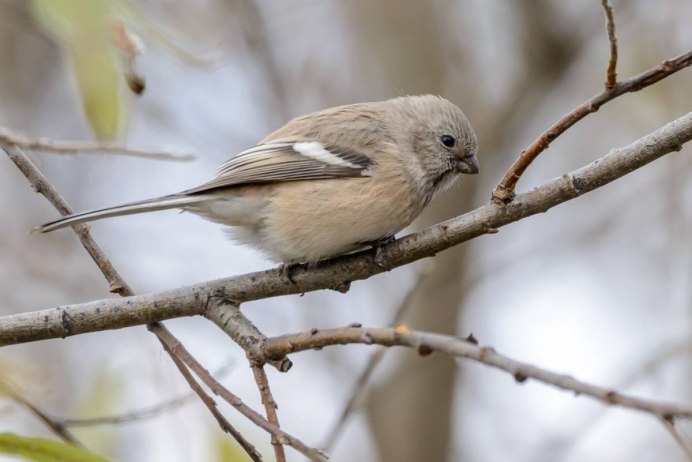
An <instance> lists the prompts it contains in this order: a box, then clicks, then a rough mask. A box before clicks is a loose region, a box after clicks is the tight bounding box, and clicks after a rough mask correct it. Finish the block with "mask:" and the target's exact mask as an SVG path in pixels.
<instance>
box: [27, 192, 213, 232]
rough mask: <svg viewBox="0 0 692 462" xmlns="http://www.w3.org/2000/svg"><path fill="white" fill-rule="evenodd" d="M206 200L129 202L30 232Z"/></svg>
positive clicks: (174, 197)
mask: <svg viewBox="0 0 692 462" xmlns="http://www.w3.org/2000/svg"><path fill="white" fill-rule="evenodd" d="M208 199H209V197H208V196H204V195H198V196H187V195H180V194H173V195H170V196H164V197H157V198H155V199H147V200H143V201H137V202H130V203H128V204H123V205H117V206H115V207H108V208H104V209H97V210H88V211H86V212H80V213H75V214H73V215H67V216H64V217H62V218H60V219H58V220H55V221H51V222H50V223H46V224H44V225H41V226H39V227H37V228H34V229H33V230H32V231H37V232H39V233H48V232H50V231H54V230H56V229H60V228H65V227H67V226H72V225H76V224H79V223H85V222H87V221H94V220H100V219H101V218H108V217H117V216H121V215H133V214H135V213H144V212H152V211H155V210H166V209H174V208H179V207H184V206H186V205H191V204H195V203H199V202H204V201H205V200H208Z"/></svg>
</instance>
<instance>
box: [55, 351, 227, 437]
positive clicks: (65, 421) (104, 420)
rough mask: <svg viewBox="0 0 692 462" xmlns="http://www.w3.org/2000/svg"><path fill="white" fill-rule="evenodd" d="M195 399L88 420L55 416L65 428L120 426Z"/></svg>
mask: <svg viewBox="0 0 692 462" xmlns="http://www.w3.org/2000/svg"><path fill="white" fill-rule="evenodd" d="M234 363H235V362H234V361H230V362H228V363H227V364H225V365H224V366H222V367H221V368H219V369H218V371H217V372H216V374H217V375H224V374H226V372H227V371H228V370H229V369H230V368H231V366H232V365H234ZM194 397H195V393H194V392H191V393H187V394H185V395H181V396H177V397H175V398H172V399H168V400H165V401H162V402H160V403H158V404H155V405H153V406H149V407H144V408H141V409H137V410H136V411H132V412H126V413H122V414H114V415H106V416H102V417H87V418H67V417H57V416H53V419H54V420H55V421H56V422H60V424H62V425H64V426H65V427H94V426H97V425H120V424H126V423H130V422H137V421H140V420H145V419H152V418H155V417H158V416H159V415H161V414H163V413H165V412H169V411H172V410H173V409H175V408H177V407H180V406H182V405H184V404H186V403H188V402H190V401H191V400H192V399H193V398H194Z"/></svg>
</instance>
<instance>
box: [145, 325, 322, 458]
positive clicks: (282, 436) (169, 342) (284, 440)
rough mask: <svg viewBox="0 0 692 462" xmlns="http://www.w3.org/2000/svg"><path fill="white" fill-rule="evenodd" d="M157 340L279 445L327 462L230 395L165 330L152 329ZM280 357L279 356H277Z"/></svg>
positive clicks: (213, 390)
mask: <svg viewBox="0 0 692 462" xmlns="http://www.w3.org/2000/svg"><path fill="white" fill-rule="evenodd" d="M153 329H156V330H157V332H155V333H156V335H157V337H158V338H159V340H160V341H161V342H162V343H164V344H165V345H166V349H167V350H170V351H171V352H173V353H174V354H172V355H171V357H173V358H176V359H178V360H180V361H182V362H183V363H184V365H185V366H187V368H189V369H190V370H192V371H193V372H194V373H195V375H197V377H199V378H200V380H202V382H204V384H205V385H206V386H207V387H209V389H210V390H211V391H212V392H213V393H214V394H215V395H217V396H220V397H221V398H222V399H223V400H225V401H226V402H227V403H228V404H230V405H231V406H233V407H234V408H235V409H236V410H238V412H240V413H241V414H243V415H244V416H245V417H247V418H248V419H249V420H250V421H251V422H252V423H254V424H255V425H257V426H258V427H260V428H261V429H263V430H265V431H267V432H268V433H269V434H270V435H272V436H273V437H275V438H277V439H278V441H279V442H280V443H281V444H286V445H289V446H291V447H292V448H294V449H295V450H296V451H298V452H300V453H301V454H303V455H304V456H305V457H307V458H308V459H310V460H311V461H317V462H327V460H328V457H327V456H326V455H325V454H323V453H322V452H321V451H319V450H317V449H313V448H311V447H309V446H308V445H306V444H305V443H303V442H302V441H300V440H299V439H298V438H296V437H294V436H291V435H289V434H288V433H286V432H285V431H283V430H281V429H280V428H279V427H277V426H276V425H274V424H272V423H271V422H269V421H268V420H267V419H265V418H264V417H262V415H261V414H260V413H258V412H257V411H255V410H253V409H252V408H250V407H249V406H248V405H246V404H245V403H244V402H243V400H241V399H240V398H239V397H238V396H236V395H234V394H233V393H231V392H230V391H229V390H228V389H227V388H226V387H224V386H223V385H221V384H220V383H219V382H218V381H216V379H214V377H212V376H211V374H210V373H209V371H208V370H206V369H205V368H204V366H202V365H201V364H200V363H199V362H198V361H197V360H196V359H195V358H194V357H193V356H192V355H191V354H190V353H189V352H188V351H187V350H186V349H185V347H184V346H183V344H182V343H180V342H179V341H178V340H177V339H176V338H175V337H173V336H172V335H171V334H170V332H168V331H167V330H165V329H160V328H158V327H154V328H153ZM277 357H280V356H277Z"/></svg>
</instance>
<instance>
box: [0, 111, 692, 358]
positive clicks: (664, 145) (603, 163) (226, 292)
mask: <svg viewBox="0 0 692 462" xmlns="http://www.w3.org/2000/svg"><path fill="white" fill-rule="evenodd" d="M690 139H692V112H691V113H688V114H685V115H684V116H682V117H680V118H679V119H677V120H675V121H673V122H670V123H668V124H666V125H665V126H664V127H661V128H659V129H658V130H655V131H654V132H652V133H650V134H649V135H647V136H645V137H643V138H641V139H639V140H637V141H635V142H633V143H631V144H630V145H628V146H626V147H623V148H618V149H613V150H611V152H610V153H609V154H608V155H606V156H604V157H602V158H600V159H598V160H596V161H594V162H592V163H591V164H589V165H586V166H584V167H582V168H579V169H577V170H574V171H572V172H569V173H567V174H565V175H562V176H561V177H558V178H554V179H553V180H550V181H548V182H547V183H545V184H543V185H542V186H540V187H537V188H535V189H533V190H531V191H528V192H526V193H523V194H520V195H518V196H517V197H516V198H515V200H514V201H512V203H510V204H507V205H496V204H494V203H492V202H491V203H489V204H487V205H484V206H482V207H479V208H477V209H476V210H473V211H471V212H468V213H466V214H464V215H461V216H459V217H456V218H453V219H451V220H448V221H446V222H443V223H439V224H437V225H435V226H432V227H430V228H428V229H425V230H423V231H421V232H419V233H415V234H412V235H408V236H404V237H402V238H400V239H398V240H396V241H394V242H392V243H390V244H387V245H386V246H385V247H383V249H384V251H386V252H387V258H388V259H389V262H390V264H391V265H392V268H395V267H398V266H402V265H406V264H408V263H411V262H414V261H416V260H420V259H421V258H425V257H430V256H432V255H435V254H436V253H438V252H441V251H443V250H445V249H447V248H450V247H452V246H454V245H457V244H459V243H461V242H465V241H468V240H470V239H473V238H475V237H478V236H481V235H484V234H489V233H494V232H497V230H498V228H500V227H502V226H505V225H507V224H509V223H513V222H515V221H518V220H521V219H523V218H526V217H528V216H531V215H534V214H537V213H542V212H546V211H548V210H549V209H551V208H552V207H554V206H556V205H559V204H561V203H563V202H566V201H569V200H571V199H574V198H576V197H579V196H581V195H583V194H586V193H588V192H590V191H593V190H594V189H597V188H599V187H601V186H603V185H605V184H608V183H610V182H611V181H614V180H616V179H618V178H620V177H623V176H625V175H626V174H628V173H630V172H632V171H634V170H636V169H638V168H640V167H642V166H644V165H646V164H648V163H649V162H652V161H654V160H656V159H658V158H660V157H662V156H664V155H665V154H668V153H670V152H673V151H679V150H680V149H681V146H682V145H683V144H684V143H686V142H688V141H690ZM382 272H383V269H382V268H381V267H380V266H378V265H377V263H376V262H375V258H374V255H373V252H371V251H369V250H368V251H363V252H358V253H355V254H350V255H344V256H341V257H337V258H335V259H332V260H328V261H324V262H321V263H319V264H318V265H316V266H315V267H314V268H309V269H305V268H297V269H296V270H295V271H293V273H292V275H291V276H292V279H293V281H290V280H289V279H288V278H287V277H286V274H285V271H282V270H281V269H279V268H276V269H272V270H267V271H261V272H257V273H250V274H245V275H241V276H236V277H233V278H225V279H218V280H215V281H208V282H204V283H200V284H196V285H192V286H187V287H181V288H176V289H173V290H169V291H165V292H160V293H157V294H148V295H140V296H136V297H130V298H126V299H122V300H119V299H115V300H100V301H94V302H89V303H84V304H78V305H68V306H61V307H56V308H53V309H48V310H43V311H35V312H31V313H20V314H13V315H8V316H2V317H0V346H2V345H11V344H16V343H23V342H31V341H37V340H43V339H49V338H63V337H67V336H72V335H77V334H83V333H87V332H96V331H101V330H107V329H119V328H123V327H129V326H134V325H139V324H144V323H149V322H154V321H160V320H164V319H170V318H175V317H180V316H193V315H204V314H206V310H207V308H208V306H210V305H212V306H213V305H214V302H215V301H222V302H223V303H228V301H229V300H232V301H234V303H235V304H236V305H237V304H239V303H241V302H245V301H251V300H257V299H261V298H268V297H275V296H279V295H288V294H299V293H304V292H310V291H314V290H320V289H328V288H333V287H340V286H343V285H344V284H347V283H349V282H351V281H356V280H360V279H366V278H369V277H371V276H373V275H375V274H379V273H382Z"/></svg>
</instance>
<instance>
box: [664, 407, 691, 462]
mask: <svg viewBox="0 0 692 462" xmlns="http://www.w3.org/2000/svg"><path fill="white" fill-rule="evenodd" d="M658 419H659V420H660V422H661V423H662V424H663V427H664V428H665V429H666V430H668V433H670V436H672V437H673V439H674V440H675V442H676V443H678V446H680V449H682V451H683V452H684V453H685V457H686V458H687V460H688V461H690V462H692V445H691V444H690V442H689V441H685V439H684V438H683V437H682V435H681V434H680V432H679V431H678V429H677V427H676V426H675V421H674V420H673V419H670V418H666V417H662V416H659V418H658Z"/></svg>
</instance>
